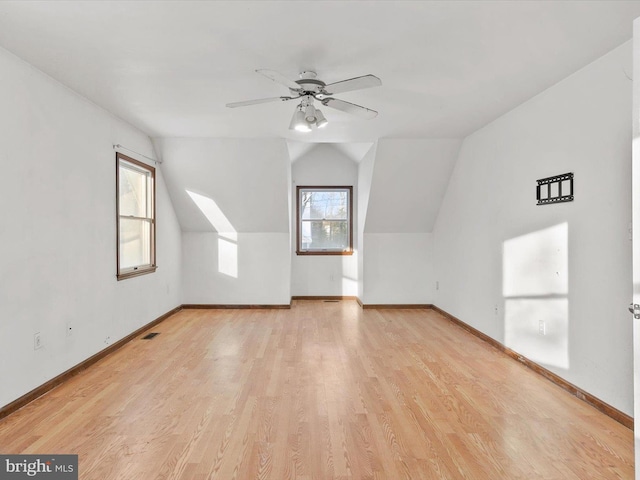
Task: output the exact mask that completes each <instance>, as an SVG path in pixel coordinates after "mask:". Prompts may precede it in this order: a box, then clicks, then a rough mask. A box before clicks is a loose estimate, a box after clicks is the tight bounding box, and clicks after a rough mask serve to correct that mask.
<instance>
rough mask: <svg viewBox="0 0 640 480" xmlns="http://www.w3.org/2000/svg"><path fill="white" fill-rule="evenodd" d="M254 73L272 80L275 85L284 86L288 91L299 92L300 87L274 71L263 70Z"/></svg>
mask: <svg viewBox="0 0 640 480" xmlns="http://www.w3.org/2000/svg"><path fill="white" fill-rule="evenodd" d="M256 72H258V73H260V74H262V75H264V76H265V77H267V78H268V79H269V80H273V81H274V82H276V83H279V84H281V85H284V86H285V87H287V88H288V89H289V90H296V91H299V90H301V88H300V85H298V84H297V83H296V82H294V81H293V80H289V79H288V78H287V77H285V76H284V75H282V74H281V73H280V72H276V71H275V70H265V69H261V70H256Z"/></svg>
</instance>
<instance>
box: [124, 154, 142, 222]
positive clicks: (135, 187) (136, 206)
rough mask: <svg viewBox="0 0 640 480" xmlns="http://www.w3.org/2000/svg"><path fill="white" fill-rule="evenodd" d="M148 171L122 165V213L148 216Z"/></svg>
mask: <svg viewBox="0 0 640 480" xmlns="http://www.w3.org/2000/svg"><path fill="white" fill-rule="evenodd" d="M148 178H149V174H148V173H143V172H139V171H137V170H132V169H130V168H126V167H124V166H122V165H121V166H120V185H119V188H120V190H119V193H120V215H125V216H129V215H132V216H134V217H148V216H149V215H148V213H147V212H148V208H147V205H148V203H149V202H148V192H147V185H148Z"/></svg>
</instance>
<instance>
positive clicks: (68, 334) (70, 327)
mask: <svg viewBox="0 0 640 480" xmlns="http://www.w3.org/2000/svg"><path fill="white" fill-rule="evenodd" d="M66 332H67V337H70V336H71V335H73V325H71V322H67V329H66Z"/></svg>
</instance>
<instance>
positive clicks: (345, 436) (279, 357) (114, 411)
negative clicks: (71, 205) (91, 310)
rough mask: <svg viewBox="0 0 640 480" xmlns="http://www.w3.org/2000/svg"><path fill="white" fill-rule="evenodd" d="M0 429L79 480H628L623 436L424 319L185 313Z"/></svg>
mask: <svg viewBox="0 0 640 480" xmlns="http://www.w3.org/2000/svg"><path fill="white" fill-rule="evenodd" d="M154 331H157V332H159V333H160V335H158V336H156V337H155V338H154V339H153V340H145V341H142V340H139V339H135V340H133V341H131V342H130V343H129V344H127V345H125V346H123V347H122V348H121V349H120V350H118V351H117V352H115V353H113V354H112V355H110V356H107V357H105V358H103V359H101V360H100V361H98V362H97V363H95V364H94V365H93V366H92V367H91V368H89V369H87V370H85V371H83V372H81V373H79V374H78V375H76V376H74V377H72V378H71V379H69V380H68V381H67V382H66V383H64V384H63V385H61V386H59V387H57V388H56V389H54V390H52V391H50V392H49V393H48V394H46V395H45V396H43V397H41V398H39V399H37V400H35V401H34V402H32V403H31V404H29V405H27V406H26V407H24V408H23V409H21V410H19V411H17V412H15V413H13V414H12V415H9V416H8V417H6V418H4V419H3V420H2V421H0V451H2V452H3V453H52V452H55V453H77V454H78V455H79V460H80V472H81V478H82V479H83V480H94V479H95V480H113V479H127V480H149V479H175V480H182V479H185V480H205V479H206V480H211V479H219V480H229V479H238V480H247V479H259V480H287V479H291V480H294V479H296V480H303V479H322V480H343V479H344V480H347V479H348V480H371V479H374V480H375V479H385V480H388V479H394V480H396V479H411V480H415V479H452V480H453V479H455V480H457V479H467V478H468V479H473V480H481V479H490V480H496V479H509V480H512V479H531V478H545V479H562V480H577V479H585V478H589V479H599V478H602V479H617V478H618V479H629V478H633V469H634V463H633V432H631V431H630V430H629V429H627V428H625V427H624V426H622V425H621V424H619V423H618V422H616V421H614V420H612V419H611V418H609V417H607V416H605V415H604V414H602V413H600V412H599V411H597V410H596V409H594V408H592V407H591V406H589V405H587V404H586V403H584V402H582V401H580V400H579V399H577V398H575V397H574V396H572V395H570V394H569V393H567V392H566V391H564V390H562V389H561V388H559V387H557V386H556V385H554V384H552V383H551V382H548V381H547V380H545V379H544V378H542V377H540V376H539V375H537V374H535V373H534V372H532V371H531V370H530V369H528V368H526V367H524V366H523V365H521V364H520V363H518V362H516V361H514V360H513V359H512V358H510V357H508V356H507V355H505V354H503V353H501V352H499V351H498V350H496V349H495V348H492V347H490V346H489V345H487V344H486V343H485V342H483V341H481V340H479V339H478V338H476V337H475V336H473V335H471V334H469V333H468V332H466V331H464V330H462V329H461V328H459V327H458V326H456V325H454V324H452V323H451V322H450V321H448V320H446V319H445V318H444V317H443V316H441V315H440V314H439V313H437V312H435V311H432V310H424V309H419V308H416V309H390V308H386V309H379V310H377V309H366V310H363V309H361V308H360V307H359V306H358V304H357V303H356V302H355V301H352V300H342V301H339V302H330V303H329V302H323V301H321V300H295V301H294V302H293V304H292V306H291V309H290V310H274V309H269V310H260V309H250V310H203V309H198V310H189V309H184V310H182V311H180V312H178V313H176V314H175V315H173V316H172V317H171V318H169V319H167V320H165V321H164V322H163V323H161V324H159V325H157V326H156V327H154Z"/></svg>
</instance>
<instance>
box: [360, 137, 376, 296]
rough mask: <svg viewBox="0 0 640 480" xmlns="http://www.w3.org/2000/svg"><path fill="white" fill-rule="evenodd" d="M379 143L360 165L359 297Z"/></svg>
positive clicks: (361, 290)
mask: <svg viewBox="0 0 640 480" xmlns="http://www.w3.org/2000/svg"><path fill="white" fill-rule="evenodd" d="M377 147H378V144H377V143H375V144H374V145H372V146H371V148H370V149H369V151H368V152H367V153H366V154H365V155H364V156H363V158H362V160H361V161H360V163H359V165H358V228H357V229H356V233H357V239H358V240H357V244H358V298H359V299H360V301H362V300H363V299H364V257H365V255H366V254H365V251H364V249H365V242H364V229H365V226H366V220H367V210H368V208H369V195H370V194H371V181H372V179H373V170H374V168H375V162H376V151H377Z"/></svg>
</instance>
